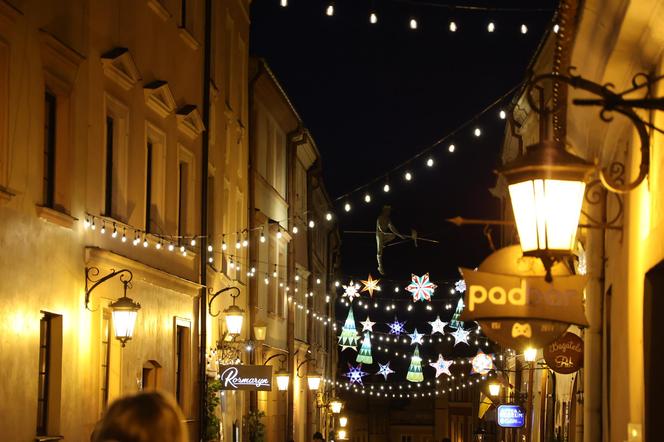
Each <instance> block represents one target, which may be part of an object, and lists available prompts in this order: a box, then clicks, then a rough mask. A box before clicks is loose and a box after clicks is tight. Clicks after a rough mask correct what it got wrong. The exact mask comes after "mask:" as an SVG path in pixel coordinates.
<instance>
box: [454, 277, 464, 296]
mask: <svg viewBox="0 0 664 442" xmlns="http://www.w3.org/2000/svg"><path fill="white" fill-rule="evenodd" d="M454 290H456V291H457V292H459V293H463V292H465V291H466V281H465V280H463V279H460V280H458V281H457V282H455V283H454Z"/></svg>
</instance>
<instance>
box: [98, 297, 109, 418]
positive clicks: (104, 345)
mask: <svg viewBox="0 0 664 442" xmlns="http://www.w3.org/2000/svg"><path fill="white" fill-rule="evenodd" d="M100 353H101V409H102V411H103V410H106V407H107V406H108V389H109V374H110V364H111V312H110V311H109V310H108V309H104V312H103V316H102V320H101V351H100Z"/></svg>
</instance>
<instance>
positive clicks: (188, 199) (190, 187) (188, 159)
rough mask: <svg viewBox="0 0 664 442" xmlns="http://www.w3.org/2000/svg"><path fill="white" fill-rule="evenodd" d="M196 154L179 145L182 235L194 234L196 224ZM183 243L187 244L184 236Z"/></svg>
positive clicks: (179, 222) (179, 230)
mask: <svg viewBox="0 0 664 442" xmlns="http://www.w3.org/2000/svg"><path fill="white" fill-rule="evenodd" d="M194 158H195V157H194V154H193V153H192V152H191V151H189V150H188V149H187V148H186V147H184V146H183V145H179V146H178V226H177V232H178V235H179V236H180V237H184V236H187V235H191V234H192V230H193V229H195V225H196V213H195V211H196V204H195V202H194V197H195V193H194V188H195V183H196V181H195V172H194V170H195V169H194V166H195V159H194ZM181 241H182V242H181V244H182V245H185V241H184V238H182V239H181Z"/></svg>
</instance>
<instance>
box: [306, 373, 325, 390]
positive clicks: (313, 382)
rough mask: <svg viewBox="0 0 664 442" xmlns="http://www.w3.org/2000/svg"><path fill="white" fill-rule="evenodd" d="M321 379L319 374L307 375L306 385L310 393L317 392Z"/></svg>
mask: <svg viewBox="0 0 664 442" xmlns="http://www.w3.org/2000/svg"><path fill="white" fill-rule="evenodd" d="M321 379H322V376H321V375H320V373H316V372H314V373H310V374H308V375H307V385H308V386H309V390H311V391H318V387H320V381H321Z"/></svg>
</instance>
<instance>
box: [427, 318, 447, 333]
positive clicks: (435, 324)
mask: <svg viewBox="0 0 664 442" xmlns="http://www.w3.org/2000/svg"><path fill="white" fill-rule="evenodd" d="M429 324H430V325H431V334H432V335H435V334H436V333H440V334H441V335H444V334H445V326H446V325H447V322H443V321H441V320H440V316H436V320H435V321H429Z"/></svg>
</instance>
